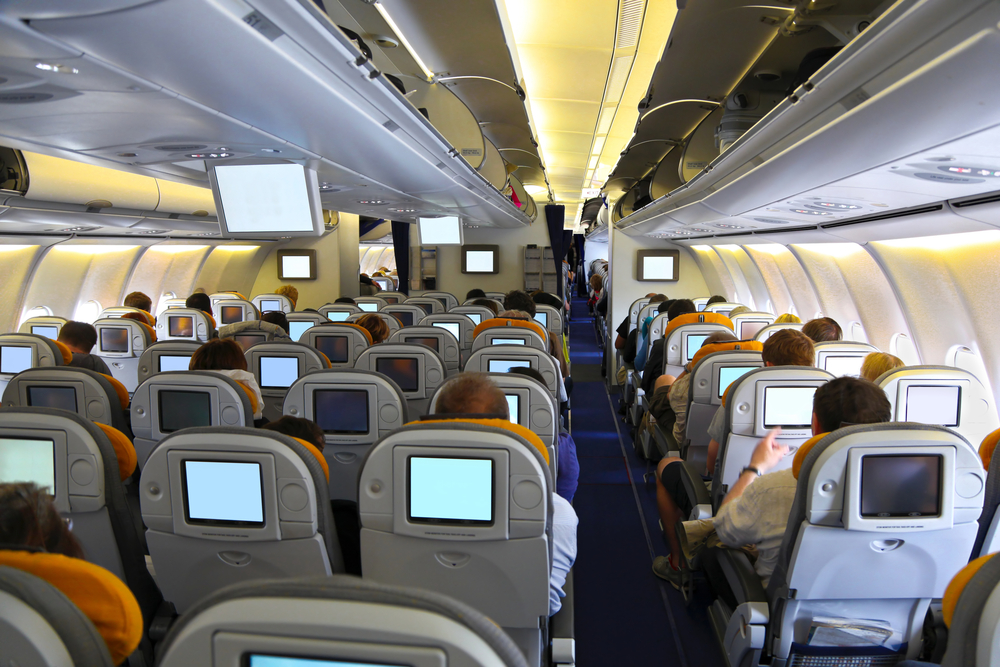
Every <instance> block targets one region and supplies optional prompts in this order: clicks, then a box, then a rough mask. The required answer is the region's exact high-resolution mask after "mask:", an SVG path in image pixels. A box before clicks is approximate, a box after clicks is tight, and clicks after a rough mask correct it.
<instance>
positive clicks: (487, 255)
mask: <svg viewBox="0 0 1000 667" xmlns="http://www.w3.org/2000/svg"><path fill="white" fill-rule="evenodd" d="M465 270H466V272H468V273H493V251H492V250H467V251H466V253H465Z"/></svg>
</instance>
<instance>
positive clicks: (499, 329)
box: [472, 317, 549, 352]
mask: <svg viewBox="0 0 1000 667" xmlns="http://www.w3.org/2000/svg"><path fill="white" fill-rule="evenodd" d="M472 334H473V339H472V349H473V351H475V350H477V349H479V348H480V347H481V346H483V345H518V344H519V343H494V342H493V339H495V338H500V339H504V338H507V339H512V340H522V341H524V344H525V345H528V346H531V347H534V348H537V349H539V350H542V351H544V352H548V351H549V334H548V332H547V331H546V330H545V329H544V328H543V327H542V325H540V324H539V323H538V322H534V321H532V322H528V321H525V320H515V319H512V318H509V317H493V318H490V319H488V320H484V321H482V322H480V323H479V324H477V325H476V328H475V330H474V331H473V332H472ZM531 334H534V336H532V335H531ZM480 337H484V338H483V342H479V343H477V341H479V339H480Z"/></svg>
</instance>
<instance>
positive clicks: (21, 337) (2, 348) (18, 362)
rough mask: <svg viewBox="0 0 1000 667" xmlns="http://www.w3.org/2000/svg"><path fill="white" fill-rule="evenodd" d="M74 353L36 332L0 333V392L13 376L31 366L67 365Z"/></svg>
mask: <svg viewBox="0 0 1000 667" xmlns="http://www.w3.org/2000/svg"><path fill="white" fill-rule="evenodd" d="M72 360H73V353H72V352H70V350H69V348H68V347H66V346H65V345H63V344H62V343H60V342H58V341H55V340H52V339H50V338H47V337H45V336H36V335H35V334H26V333H16V334H0V393H2V391H3V390H4V389H6V388H7V383H8V382H10V380H11V378H13V377H14V376H15V375H17V374H18V373H20V372H21V371H24V370H27V369H29V368H46V367H49V366H65V365H67V364H69V362H71V361H72Z"/></svg>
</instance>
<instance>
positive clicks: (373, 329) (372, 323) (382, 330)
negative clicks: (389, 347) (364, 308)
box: [354, 313, 389, 345]
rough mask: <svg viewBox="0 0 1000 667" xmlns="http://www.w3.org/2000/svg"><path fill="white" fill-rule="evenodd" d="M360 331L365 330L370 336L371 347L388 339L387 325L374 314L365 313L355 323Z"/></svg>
mask: <svg viewBox="0 0 1000 667" xmlns="http://www.w3.org/2000/svg"><path fill="white" fill-rule="evenodd" d="M354 323H355V324H357V325H358V326H359V327H361V328H362V329H367V330H368V333H370V334H371V335H372V345H375V344H377V343H381V342H383V341H384V340H385V339H386V338H388V337H389V325H388V324H386V323H385V320H383V319H382V318H381V317H379V316H378V315H376V314H375V313H367V314H365V315H362V316H361V317H359V318H358V319H357V320H356V321H355V322H354Z"/></svg>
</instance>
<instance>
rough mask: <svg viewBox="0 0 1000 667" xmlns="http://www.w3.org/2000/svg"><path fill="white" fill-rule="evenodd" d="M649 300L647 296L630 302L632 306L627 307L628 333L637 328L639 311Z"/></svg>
mask: <svg viewBox="0 0 1000 667" xmlns="http://www.w3.org/2000/svg"><path fill="white" fill-rule="evenodd" d="M649 299H650V297H648V296H644V297H642V298H641V299H636V300H635V301H633V302H632V305H631V306H629V307H628V330H629V331H630V332H631V331H632V330H633V329H635V328H636V327H637V326H639V311H640V310H642V308H643V306H646V305H648V304H649Z"/></svg>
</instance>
